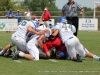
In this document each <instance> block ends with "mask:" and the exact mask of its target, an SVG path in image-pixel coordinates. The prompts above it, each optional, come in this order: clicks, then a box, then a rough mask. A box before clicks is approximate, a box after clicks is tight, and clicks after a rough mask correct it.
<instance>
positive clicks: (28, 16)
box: [25, 12, 31, 20]
mask: <svg viewBox="0 0 100 75" xmlns="http://www.w3.org/2000/svg"><path fill="white" fill-rule="evenodd" d="M25 14H26V15H25V19H26V20H27V19H31V12H25Z"/></svg>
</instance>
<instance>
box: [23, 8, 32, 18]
mask: <svg viewBox="0 0 100 75" xmlns="http://www.w3.org/2000/svg"><path fill="white" fill-rule="evenodd" d="M24 14H25V19H26V20H28V19H29V20H30V19H31V15H32V12H31V11H30V9H29V8H27V9H26V12H25V13H24Z"/></svg>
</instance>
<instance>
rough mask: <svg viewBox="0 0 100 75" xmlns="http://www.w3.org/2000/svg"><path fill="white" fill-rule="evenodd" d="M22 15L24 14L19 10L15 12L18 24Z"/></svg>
mask: <svg viewBox="0 0 100 75" xmlns="http://www.w3.org/2000/svg"><path fill="white" fill-rule="evenodd" d="M21 16H22V14H21V13H20V11H19V10H17V13H16V14H15V17H16V19H18V24H19V23H20V22H21Z"/></svg>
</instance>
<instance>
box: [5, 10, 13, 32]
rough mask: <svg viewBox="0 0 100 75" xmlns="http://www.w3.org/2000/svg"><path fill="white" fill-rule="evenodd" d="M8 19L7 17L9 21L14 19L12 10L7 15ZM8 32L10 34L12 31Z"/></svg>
mask: <svg viewBox="0 0 100 75" xmlns="http://www.w3.org/2000/svg"><path fill="white" fill-rule="evenodd" d="M6 17H7V18H8V19H12V18H14V12H13V11H12V10H11V9H10V10H9V11H8V12H7V13H6ZM6 32H9V33H10V31H6Z"/></svg>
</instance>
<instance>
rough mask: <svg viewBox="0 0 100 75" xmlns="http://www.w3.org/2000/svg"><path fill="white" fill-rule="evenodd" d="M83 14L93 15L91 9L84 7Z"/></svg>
mask: <svg viewBox="0 0 100 75" xmlns="http://www.w3.org/2000/svg"><path fill="white" fill-rule="evenodd" d="M84 11H85V16H93V9H91V8H88V7H84Z"/></svg>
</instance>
